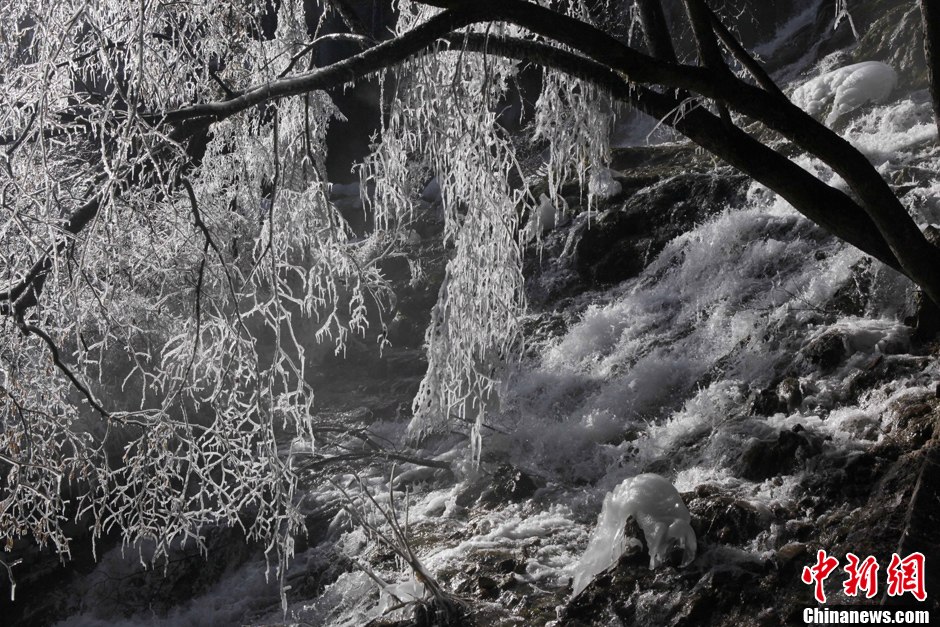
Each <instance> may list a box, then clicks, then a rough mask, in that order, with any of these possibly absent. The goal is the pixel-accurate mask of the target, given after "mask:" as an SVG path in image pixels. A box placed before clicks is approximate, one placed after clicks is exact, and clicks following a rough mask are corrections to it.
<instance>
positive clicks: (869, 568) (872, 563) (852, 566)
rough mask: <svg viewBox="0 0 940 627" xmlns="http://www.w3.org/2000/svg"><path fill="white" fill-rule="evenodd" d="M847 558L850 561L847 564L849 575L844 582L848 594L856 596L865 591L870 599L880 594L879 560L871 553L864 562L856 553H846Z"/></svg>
mask: <svg viewBox="0 0 940 627" xmlns="http://www.w3.org/2000/svg"><path fill="white" fill-rule="evenodd" d="M845 559H847V560H848V561H849V563H848V564H846V565H845V572H847V573H848V574H849V576H848V577H847V578H846V580H845V583H843V584H842V588H843V589H844V590H845V594H846V596H850V597H854V596H857V595H858V593H859V592H864V593H865V598H866V599H870V598H872V597H873V596H875V595H876V594H878V560H876V559H875V558H874V557H872V556H871V555H869V556H868V557H866V558H865V561H864V562H862V561H860V560H859V559H858V556H856V555H855V554H854V553H848V554H846V556H845Z"/></svg>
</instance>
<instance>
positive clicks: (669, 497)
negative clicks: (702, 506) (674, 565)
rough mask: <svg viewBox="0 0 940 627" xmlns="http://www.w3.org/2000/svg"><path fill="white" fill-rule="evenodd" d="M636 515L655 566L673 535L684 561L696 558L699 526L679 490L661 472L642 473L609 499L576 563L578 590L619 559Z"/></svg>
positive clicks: (662, 556)
mask: <svg viewBox="0 0 940 627" xmlns="http://www.w3.org/2000/svg"><path fill="white" fill-rule="evenodd" d="M631 516H632V517H633V518H634V519H635V520H636V521H637V523H638V524H639V526H640V528H641V529H642V530H643V535H644V536H645V537H646V544H647V546H648V547H649V553H650V568H656V567H658V566H659V565H661V564H662V563H663V562H664V561H665V560H666V556H667V554H668V551H669V549H670V547H671V546H672V541H673V540H675V541H677V542H678V543H679V545H680V546H681V547H682V549H683V556H682V565H683V566H686V565H688V564H690V563H691V562H692V560H693V559H695V550H696V540H695V532H694V531H692V527H691V525H690V524H689V523H690V520H691V517H690V515H689V510H688V508H686V506H685V503H683V502H682V497H680V496H679V492H677V491H676V489H675V488H674V487H673V485H672V484H671V483H669V481H667V480H666V479H664V478H663V477H661V476H659V475H655V474H643V475H637V476H636V477H631V478H629V479H627V480H625V481H624V482H623V483H621V484H620V485H619V486H617V487H616V488H615V489H614V491H613V492H611V493H610V494H608V495H607V497H606V498H605V499H604V506H603V508H602V509H601V515H600V516H599V517H598V519H597V527H596V528H595V529H594V533H593V534H592V536H591V540H590V542H589V543H588V548H587V551H585V552H584V555H583V556H582V557H581V561H580V562H578V565H577V566H576V567H575V577H574V583H573V589H574V594H578V593H579V592H581V590H583V589H584V588H585V587H587V585H588V583H590V581H591V580H592V579H593V578H594V576H595V575H597V574H598V573H600V572H603V571H604V570H606V569H608V568H610V567H611V566H612V565H613V564H615V563H616V562H617V560H618V559H619V558H620V556H621V555H622V554H623V552H624V550H626V548H627V542H628V539H627V538H626V537H625V534H624V524H625V523H626V520H627V518H629V517H631Z"/></svg>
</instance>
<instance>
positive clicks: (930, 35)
mask: <svg viewBox="0 0 940 627" xmlns="http://www.w3.org/2000/svg"><path fill="white" fill-rule="evenodd" d="M920 12H921V15H922V16H923V20H924V52H925V53H926V55H927V72H928V74H929V76H930V97H931V99H932V100H933V114H934V119H935V120H936V123H937V131H938V132H940V0H920Z"/></svg>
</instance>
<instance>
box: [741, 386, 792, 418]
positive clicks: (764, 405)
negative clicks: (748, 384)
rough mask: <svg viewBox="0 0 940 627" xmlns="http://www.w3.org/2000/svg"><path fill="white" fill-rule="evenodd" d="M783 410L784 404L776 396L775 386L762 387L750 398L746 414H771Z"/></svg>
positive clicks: (784, 408)
mask: <svg viewBox="0 0 940 627" xmlns="http://www.w3.org/2000/svg"><path fill="white" fill-rule="evenodd" d="M784 410H786V405H784V404H782V403H781V402H780V397H779V396H777V390H776V389H775V388H764V389H763V390H758V391H757V392H756V393H755V394H754V396H753V397H752V398H751V403H750V409H749V410H748V415H750V416H773V415H774V414H778V413H782V412H783V411H784Z"/></svg>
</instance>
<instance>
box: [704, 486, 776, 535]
mask: <svg viewBox="0 0 940 627" xmlns="http://www.w3.org/2000/svg"><path fill="white" fill-rule="evenodd" d="M694 494H695V495H694V496H693V497H692V498H691V499H690V500H688V506H689V512H690V513H691V514H692V527H693V529H695V534H696V535H697V536H698V537H699V538H701V539H702V540H703V541H708V542H712V543H715V544H732V545H736V546H740V545H743V544H745V543H747V542H749V541H750V540H752V539H754V538H755V537H757V535H758V534H759V533H760V532H761V531H764V530H765V529H766V528H767V516H766V515H764V514H762V513H761V512H759V511H758V510H757V509H756V508H755V507H754V506H753V505H751V504H750V503H748V502H746V501H742V500H739V499H735V498H732V497H730V496H727V495H724V494H709V493H708V492H705V493H704V494H703V493H702V492H700V491H699V490H698V489H697V490H696V491H695V493H694Z"/></svg>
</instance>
